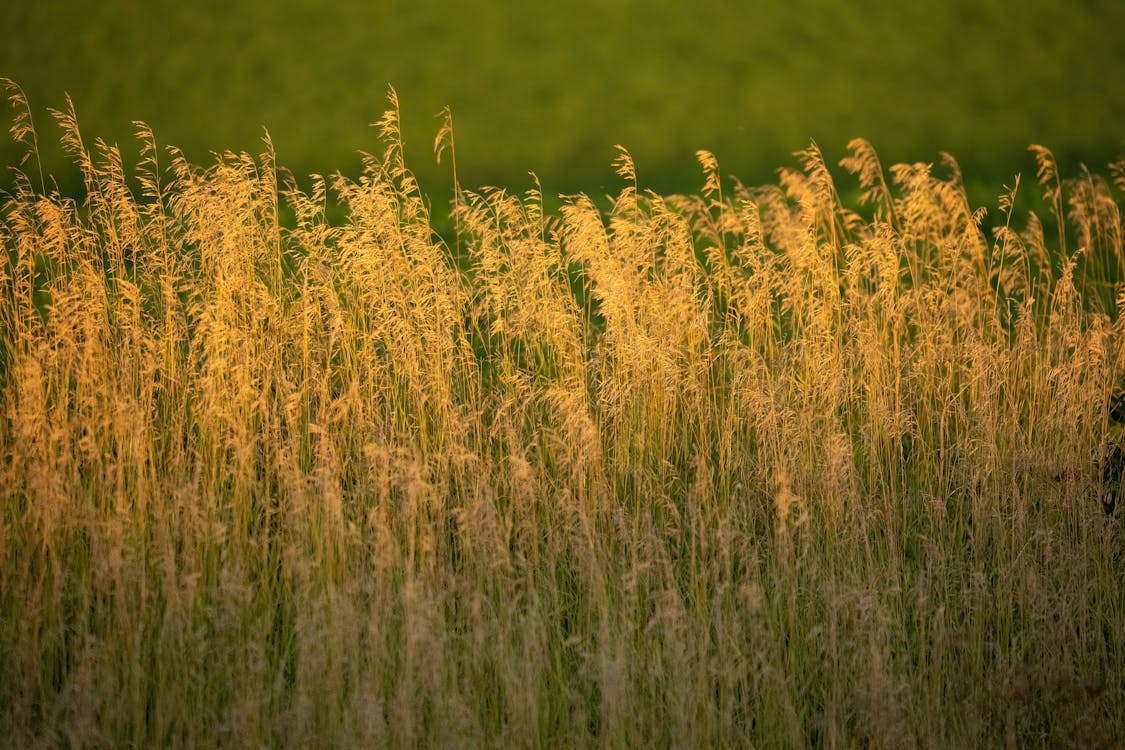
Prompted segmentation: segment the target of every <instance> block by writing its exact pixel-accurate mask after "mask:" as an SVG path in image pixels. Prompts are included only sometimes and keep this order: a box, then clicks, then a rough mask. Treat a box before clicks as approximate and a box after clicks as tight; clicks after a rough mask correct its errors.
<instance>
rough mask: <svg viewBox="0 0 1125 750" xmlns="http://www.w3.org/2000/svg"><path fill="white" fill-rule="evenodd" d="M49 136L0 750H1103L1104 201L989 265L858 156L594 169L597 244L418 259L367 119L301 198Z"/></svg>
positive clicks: (285, 184)
mask: <svg viewBox="0 0 1125 750" xmlns="http://www.w3.org/2000/svg"><path fill="white" fill-rule="evenodd" d="M16 93H17V94H18V92H16ZM16 99H17V100H16V102H15V103H16V105H17V112H22V111H23V109H22V106H23V105H22V102H21V101H19V97H18V96H17V97H16ZM59 119H60V121H61V124H62V126H63V131H64V146H65V148H66V150H67V151H68V153H69V154H70V155H71V157H72V158H73V159H74V160H75V163H76V164H77V165H78V166H79V169H80V172H81V174H82V175H83V178H84V182H85V187H86V189H85V194H86V198H85V200H84V202H83V203H80V204H78V203H75V202H74V201H73V200H72V199H70V198H67V197H65V196H63V195H59V194H57V193H54V192H53V191H52V190H51V189H50V187H49V185H50V182H49V180H44V179H41V177H40V173H39V169H38V166H37V158H36V156H35V154H34V153H33V148H32V147H33V145H34V135H33V133H32V132H31V131H29V130H27V129H26V128H24V127H21V126H22V125H24V124H26V122H27V121H26V118H22V117H17V121H16V124H17V128H16V133H15V134H16V136H17V140H18V142H19V143H20V144H21V148H23V149H26V150H28V151H29V154H30V156H29V159H28V160H27V161H26V162H24V164H23V174H24V175H26V176H25V177H19V178H17V179H16V181H15V188H14V189H13V191H12V193H11V194H10V195H7V196H5V197H4V199H3V205H2V208H0V245H2V246H3V247H4V254H3V255H2V256H0V455H2V462H0V738H3V739H2V740H0V742H2V743H10V744H11V745H12V746H16V747H28V748H34V747H57V746H60V745H70V746H73V747H130V746H131V747H153V746H184V747H195V746H201V747H263V746H267V747H272V746H277V747H288V746H294V747H307V746H326V747H382V746H393V747H403V746H415V745H417V746H438V747H445V746H502V747H557V746H587V745H593V746H609V747H638V746H641V747H643V746H648V745H652V746H656V747H706V746H769V747H774V746H781V747H804V746H810V745H811V746H825V747H842V746H853V745H869V746H875V747H910V746H920V747H1005V746H1007V747H1021V746H1055V747H1060V746H1061V747H1066V746H1073V747H1083V748H1089V747H1112V746H1120V744H1121V743H1122V742H1125V734H1123V733H1122V729H1121V728H1122V727H1125V691H1122V689H1121V687H1122V685H1123V684H1125V659H1123V650H1125V587H1123V585H1122V576H1123V571H1125V532H1123V530H1122V526H1121V523H1120V520H1119V519H1118V518H1116V517H1114V516H1107V515H1106V514H1105V513H1103V507H1102V503H1101V502H1100V501H1102V500H1103V499H1105V493H1106V491H1107V490H1106V487H1105V486H1104V482H1103V464H1105V462H1106V459H1107V457H1109V456H1111V455H1112V453H1113V450H1114V448H1115V445H1117V443H1116V442H1115V441H1119V440H1120V427H1119V426H1116V425H1115V424H1114V422H1113V421H1112V420H1111V418H1110V411H1111V410H1110V404H1111V403H1113V399H1114V398H1115V396H1116V394H1118V392H1119V389H1120V387H1121V385H1122V382H1123V377H1125V316H1122V314H1121V313H1122V312H1123V311H1125V289H1123V286H1122V280H1123V278H1125V276H1123V273H1125V257H1123V248H1122V233H1121V229H1122V227H1121V210H1120V209H1121V204H1122V191H1123V189H1125V162H1120V161H1119V162H1117V163H1115V164H1114V165H1111V166H1110V168H1109V171H1108V172H1107V173H1106V174H1107V176H1106V177H1102V176H1099V175H1098V174H1084V175H1082V176H1081V177H1080V178H1078V179H1075V180H1070V181H1060V180H1059V179H1058V174H1057V169H1056V167H1055V164H1054V160H1053V157H1052V156H1051V154H1050V152H1048V151H1046V150H1044V149H1038V150H1036V151H1035V152H1034V158H1035V159H1036V160H1037V163H1038V165H1039V174H1038V180H1025V181H1023V182H1019V181H1017V180H1014V179H1013V180H1010V181H1009V186H1010V187H1004V186H1002V185H998V186H997V189H996V193H997V196H998V197H997V199H996V201H995V202H994V204H993V205H992V206H991V207H990V208H989V211H990V212H991V213H990V216H989V217H988V219H987V220H986V217H985V216H984V213H983V209H981V208H979V207H977V206H974V205H971V204H970V203H969V201H968V199H967V198H966V196H965V193H964V190H963V186H962V184H961V179H960V173H959V170H958V167H957V165H956V163H954V162H953V161H952V160H947V161H946V162H945V163H942V164H938V165H935V166H932V167H931V166H929V165H924V164H899V165H894V166H888V167H887V168H884V166H883V165H881V164H880V163H879V160H878V158H877V156H876V154H875V152H874V150H873V149H871V148H870V146H868V145H867V143H866V142H864V141H855V142H853V143H852V144H851V146H850V147H849V149H848V150H847V151H846V152H845V153H840V154H836V155H833V156H832V157H831V162H832V163H833V165H834V164H835V162H836V161H837V160H839V157H840V156H846V158H845V159H844V160H843V165H842V166H843V167H844V168H845V171H846V173H850V174H849V176H848V177H847V184H846V185H843V184H841V185H840V186H837V184H836V182H835V181H834V180H833V179H832V177H831V175H830V174H829V171H828V163H827V162H826V158H825V156H824V155H822V153H821V152H820V151H819V150H818V149H816V148H815V147H810V148H809V149H808V150H806V151H805V152H803V153H802V154H801V155H800V160H801V165H802V166H801V168H800V169H795V170H784V171H782V172H781V174H780V179H779V180H778V182H777V184H773V185H766V186H763V187H746V186H743V185H742V184H741V183H739V182H738V181H737V180H734V179H733V178H731V177H728V176H726V175H725V174H723V173H721V171H720V165H719V164H718V162H717V161H716V160H715V158H714V157H713V156H712V155H711V154H710V153H708V152H700V153H699V154H698V155H697V156H698V160H699V164H700V166H701V172H700V175H699V179H698V182H699V184H700V186H701V188H700V189H699V190H698V191H696V192H694V193H690V194H685V195H662V194H657V193H655V192H651V191H648V190H646V185H645V184H644V182H643V181H642V182H638V181H637V179H636V170H635V168H634V165H633V160H632V157H631V156H630V155H629V153H628V152H626V151H624V150H622V151H621V152H620V154H619V156H618V158H617V160H616V161H615V162H614V164H613V169H610V168H609V167H608V166H607V168H606V172H607V173H608V174H611V175H612V174H613V171H614V170H616V173H617V175H616V177H615V178H614V179H615V180H616V185H617V187H616V188H615V189H614V193H615V196H614V198H613V201H612V205H611V206H610V207H609V208H608V209H600V208H598V205H597V204H595V202H594V201H592V200H591V199H590V198H588V197H586V196H585V195H581V194H577V195H573V196H569V197H567V198H565V199H564V200H563V202H562V205H561V206H560V207H559V208H558V209H557V210H544V207H543V198H542V196H541V195H540V194H539V192H538V191H537V190H534V189H533V190H530V191H527V192H522V193H512V192H506V191H504V190H501V189H484V190H480V191H475V192H474V191H471V190H467V189H461V186H460V185H458V186H457V189H456V190H455V191H454V199H453V201H452V203H451V205H450V206H449V207H448V209H447V208H446V207H443V206H435V207H434V208H433V209H432V210H433V212H434V214H435V215H434V216H431V208H430V206H429V204H428V202H427V201H426V200H425V198H424V195H423V193H422V192H420V190H419V189H418V187H417V184H416V182H415V178H414V176H413V173H412V172H411V171H410V169H409V168H408V166H407V163H406V162H404V160H403V143H402V133H401V128H400V124H399V120H398V108H397V102H395V101H394V100H393V97H392V107H391V109H390V110H389V111H388V112H387V113H386V115H385V116H384V117H383V119H382V120H381V122H380V134H381V138H382V143H383V145H384V149H381V150H380V151H379V153H378V155H377V156H373V157H369V158H367V159H366V160H365V169H364V172H363V174H362V176H360V177H358V178H356V179H352V178H348V177H345V176H336V177H333V178H331V179H327V180H319V179H318V180H315V181H314V182H313V183H312V185H311V187H309V188H307V189H300V188H298V187H295V186H294V185H293V183H292V181H291V179H290V178H289V177H288V176H287V173H286V172H285V171H284V170H282V169H280V168H279V167H278V165H277V164H276V163H275V157H274V154H273V153H272V151H271V150H270V149H269V148H268V147H267V148H266V149H265V153H263V154H261V155H260V156H250V155H247V154H228V155H226V156H223V157H222V158H221V159H218V160H217V161H212V162H211V163H210V164H209V165H206V166H196V165H194V164H193V163H191V162H190V161H189V160H187V159H186V158H184V157H183V156H182V155H180V154H179V153H177V152H174V151H173V152H167V151H163V150H161V149H159V148H157V147H156V146H155V143H154V141H153V139H152V136H151V133H150V132H148V131H147V130H145V129H143V128H142V129H141V132H140V134H139V138H140V143H141V144H142V146H141V149H140V151H139V153H138V154H133V155H132V156H131V159H132V160H134V161H135V162H136V163H137V167H136V170H135V171H134V170H132V169H129V170H126V169H125V168H124V167H123V166H122V155H121V154H120V153H119V152H118V151H117V150H116V149H113V148H109V147H106V146H105V145H104V144H101V143H86V142H84V141H83V140H82V136H81V134H80V132H79V129H78V126H77V123H76V122H75V121H74V118H73V117H72V116H71V114H70V113H67V112H63V113H62V114H61V116H60V118H59ZM458 137H460V134H459V133H458ZM427 145H428V144H427V143H421V144H418V149H419V151H422V150H423V148H424V147H425V146H427ZM438 145H439V147H440V150H441V151H442V152H443V153H442V157H443V159H442V163H443V165H444V167H445V168H452V166H453V164H452V160H453V158H454V155H455V154H454V148H453V147H454V145H455V142H454V140H453V133H452V132H451V131H449V130H448V129H447V128H443V129H442V131H441V132H440V133H439V138H438ZM458 145H459V144H458ZM833 168H835V167H833ZM127 173H128V174H127ZM130 180H135V182H136V184H137V185H139V186H140V187H139V189H137V190H136V191H134V190H133V189H132V188H131V187H130V184H131V183H130ZM1025 191H1030V192H1032V193H1036V194H1039V195H1040V196H1041V200H1042V201H1043V203H1044V205H1046V206H1047V207H1048V214H1047V215H1044V216H1036V215H1034V214H1029V213H1026V212H1021V211H1015V210H1013V208H1012V207H1013V205H1015V202H1016V201H1017V200H1018V196H1019V195H1020V194H1021V193H1022V192H1025ZM856 192H862V193H863V194H864V199H863V201H862V202H860V203H858V204H856V205H848V203H847V202H844V201H841V199H840V198H839V196H840V195H841V194H842V193H843V194H854V193H856ZM336 204H340V205H342V206H343V215H344V219H343V220H342V221H340V222H329V221H327V220H326V214H327V212H329V211H330V210H331V207H333V206H335V205H336ZM437 214H442V215H444V214H449V218H448V219H444V218H442V219H441V220H445V221H449V222H451V225H452V226H453V227H454V228H455V231H453V232H451V233H450V235H449V236H448V237H447V238H443V237H442V236H439V235H437V234H436V233H435V232H434V231H433V228H432V227H433V224H434V222H435V221H438V220H439V218H440V217H438V216H437ZM997 217H999V218H998V219H997ZM983 226H995V227H996V229H995V230H994V231H993V230H988V231H986V230H985V229H983V228H982V227H983Z"/></svg>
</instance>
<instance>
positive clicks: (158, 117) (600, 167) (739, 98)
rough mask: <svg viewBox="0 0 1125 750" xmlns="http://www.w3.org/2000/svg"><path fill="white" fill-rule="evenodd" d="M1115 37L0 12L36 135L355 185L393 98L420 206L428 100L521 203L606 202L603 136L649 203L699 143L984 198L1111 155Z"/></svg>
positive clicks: (948, 7) (129, 11)
mask: <svg viewBox="0 0 1125 750" xmlns="http://www.w3.org/2000/svg"><path fill="white" fill-rule="evenodd" d="M1121 28H1125V6H1123V5H1122V4H1121V3H1119V2H1112V1H1110V2H1082V3H1057V2H1044V1H1043V0H1034V1H1033V2H1018V3H1017V2H1008V1H1000V2H997V1H996V0H992V1H990V2H968V1H967V0H954V1H953V2H948V3H941V4H937V5H930V6H925V7H923V6H917V7H916V8H912V7H907V6H904V5H903V4H902V3H898V2H891V1H890V0H876V2H873V3H865V4H864V8H863V9H862V10H860V9H859V8H856V7H853V6H851V5H847V4H841V3H835V2H823V1H822V0H790V1H788V2H785V3H745V4H732V3H727V2H717V1H716V0H702V2H698V3H691V4H688V3H682V2H666V1H661V2H645V3H641V2H636V1H624V2H611V3H599V2H589V1H588V0H587V1H583V2H573V3H548V4H537V3H535V4H506V3H472V4H460V3H457V4H450V3H444V2H436V1H435V0H418V1H417V2H410V3H362V2H337V3H332V4H328V5H324V6H320V7H317V8H315V9H312V8H310V7H309V6H307V5H306V4H303V3H293V2H289V1H285V2H271V3H264V2H248V3H239V4H236V5H233V6H232V5H228V4H226V3H218V2H214V1H213V0H207V1H205V2H200V3H189V4H182V5H177V6H172V7H167V8H164V7H159V6H158V5H156V4H140V5H138V4H136V3H132V2H124V0H107V1H106V2H99V3H92V2H91V3H79V4H77V5H76V4H74V3H65V4H60V3H33V2H7V3H3V4H2V6H0V29H4V30H5V32H4V39H3V44H0V75H3V76H7V77H9V78H13V79H15V80H17V81H19V82H20V83H21V84H22V85H23V86H24V88H25V89H26V90H27V92H28V94H29V96H30V98H31V100H32V104H33V105H35V106H36V107H37V108H38V109H37V111H36V114H37V117H38V119H39V120H40V122H41V124H43V123H44V121H45V120H46V114H45V108H46V107H48V106H52V107H56V108H59V107H61V105H62V103H63V92H64V91H67V92H69V93H70V94H71V95H72V96H73V98H74V101H75V105H76V107H77V110H78V114H79V118H80V120H81V122H82V123H83V130H84V131H85V132H86V133H87V135H88V137H90V138H91V139H92V138H93V137H95V136H103V137H105V138H106V139H107V140H110V141H117V142H119V143H120V144H121V146H122V147H123V149H124V151H125V152H126V153H127V154H128V153H132V152H133V151H134V150H135V148H134V147H132V146H131V145H129V141H130V140H131V139H132V128H131V125H130V123H131V121H132V120H134V119H139V120H144V121H146V122H148V123H149V124H150V125H152V126H153V128H154V130H155V131H156V133H157V134H158V135H159V137H160V138H161V141H162V142H163V143H166V144H174V145H177V146H179V147H181V148H183V149H184V150H185V152H186V153H187V155H188V156H189V157H190V158H192V159H193V160H195V161H199V162H204V161H206V160H207V156H208V153H209V152H210V151H211V150H223V149H227V148H231V149H235V150H243V149H245V150H250V151H252V152H257V150H259V138H260V136H261V129H262V127H263V126H266V127H268V128H269V130H270V132H271V133H272V135H273V139H274V142H275V144H276V146H277V149H278V153H279V155H280V159H281V161H282V162H283V163H284V164H285V165H287V166H288V167H290V168H291V169H293V170H294V172H296V173H297V174H298V175H302V176H303V175H305V174H307V173H310V172H316V173H330V172H334V171H336V170H343V171H345V173H349V174H352V175H355V174H358V171H359V159H358V157H357V156H356V151H357V150H359V149H363V150H372V149H374V148H376V144H375V138H374V134H373V133H372V131H371V130H370V129H369V128H368V127H367V124H368V123H370V122H372V121H373V120H374V119H375V118H376V116H377V115H378V113H379V112H380V111H381V108H382V98H383V93H384V91H385V90H386V85H387V84H388V83H390V84H393V85H394V86H395V87H396V88H397V89H398V91H399V94H400V96H401V98H402V106H403V123H404V132H405V134H406V139H407V142H408V143H409V144H410V148H411V153H410V154H408V162H410V163H411V166H412V167H413V168H414V169H415V171H416V172H417V173H418V174H419V179H421V180H422V182H423V184H424V185H425V186H426V188H427V192H430V193H432V194H438V193H441V192H443V191H448V188H449V185H450V177H449V174H448V172H447V171H446V170H445V169H440V168H437V167H436V166H435V165H434V164H433V163H432V158H431V156H430V153H429V151H430V149H429V144H430V142H431V141H432V139H433V135H434V133H435V131H436V128H437V123H436V121H435V119H434V115H435V114H436V113H437V112H438V111H439V110H440V109H441V108H442V107H443V106H446V105H449V106H450V107H452V109H453V112H454V114H455V116H456V127H457V131H458V142H459V153H458V158H459V162H460V169H461V175H460V176H461V179H462V182H463V183H464V184H467V185H483V184H495V185H504V186H509V187H512V188H516V187H521V188H522V187H526V186H527V185H528V184H529V181H528V179H527V175H526V173H527V172H528V171H535V172H536V173H537V174H538V175H539V177H540V179H541V180H542V182H543V185H544V188H545V191H546V192H547V193H548V194H551V195H553V194H557V193H562V192H573V191H576V190H586V191H589V192H592V193H598V192H599V191H603V192H604V189H605V188H604V186H609V185H612V173H611V172H609V171H608V170H607V169H606V165H607V164H608V163H609V161H610V159H611V158H612V157H613V154H614V152H613V146H614V145H615V144H618V143H621V144H624V145H625V146H627V147H628V148H629V149H630V150H631V152H632V153H633V155H634V157H635V159H636V162H637V165H638V169H640V171H641V175H642V178H643V179H644V181H645V182H646V184H647V185H649V186H650V187H653V188H655V189H658V190H661V191H686V190H692V189H695V188H697V184H696V182H697V181H696V171H695V162H694V159H693V156H692V155H693V154H694V152H695V150H696V149H700V148H705V149H708V150H710V151H712V152H714V153H715V154H716V155H717V156H718V157H719V159H720V160H721V161H722V162H723V164H724V165H725V167H726V169H728V170H729V171H731V172H733V173H736V174H738V175H739V176H740V177H742V179H743V180H744V181H746V182H747V183H757V182H764V181H768V180H771V179H772V178H773V172H774V170H775V169H776V167H777V166H779V165H782V164H790V163H792V162H791V159H790V158H789V155H790V154H791V153H792V152H794V151H797V150H799V149H802V148H804V147H805V146H806V145H807V144H808V142H809V140H810V139H815V140H816V141H817V142H818V143H819V144H820V146H821V148H822V149H823V150H824V152H825V154H826V155H828V157H829V160H830V161H833V162H834V161H835V160H836V159H838V158H840V157H841V156H843V154H844V147H845V145H846V143H847V142H848V140H850V139H851V138H853V137H856V136H863V137H865V138H867V139H868V140H870V141H871V142H872V143H873V144H874V145H875V146H876V147H877V148H878V149H879V151H880V153H881V154H882V155H883V159H884V161H885V162H886V163H888V164H891V163H894V162H897V161H910V162H913V161H928V162H936V161H937V160H938V158H939V153H940V152H941V151H947V152H949V153H953V154H956V155H957V156H958V158H959V160H960V161H961V164H962V166H963V167H964V169H965V173H966V180H967V182H969V183H970V185H975V184H986V185H988V186H989V187H991V186H994V185H1000V184H1003V183H1006V182H1008V181H1009V180H1010V178H1011V176H1012V174H1013V173H1014V172H1016V171H1022V172H1024V173H1025V174H1026V173H1029V172H1030V171H1031V170H1032V169H1033V168H1034V165H1033V163H1032V161H1031V160H1030V158H1029V157H1028V156H1027V154H1026V152H1025V151H1024V149H1025V148H1026V146H1027V145H1028V144H1030V143H1042V144H1044V145H1046V146H1048V147H1050V148H1052V149H1053V150H1054V152H1055V154H1056V155H1057V157H1058V159H1059V162H1060V165H1061V167H1062V169H1063V171H1064V172H1065V173H1067V174H1073V173H1076V171H1077V168H1078V162H1080V161H1084V162H1086V163H1087V164H1088V165H1089V166H1090V167H1091V168H1098V167H1101V166H1104V165H1105V164H1106V163H1108V161H1109V160H1110V159H1111V158H1113V157H1115V156H1117V155H1118V154H1119V153H1121V151H1122V149H1123V145H1125V144H1123V140H1122V139H1123V138H1125V132H1123V128H1122V124H1121V123H1122V122H1123V121H1125V97H1122V96H1120V81H1122V80H1123V79H1125V47H1123V46H1122V45H1121V44H1120V43H1119V36H1120V34H1119V30H1120V29H1121ZM43 130H44V140H45V141H48V142H49V143H50V144H52V148H51V149H50V154H49V156H50V158H49V159H48V161H49V166H50V171H51V172H53V173H55V174H56V175H57V176H58V177H59V179H61V180H63V181H64V182H66V183H67V185H68V186H69V187H72V186H74V185H75V184H76V181H77V176H76V175H77V173H76V172H75V171H74V170H73V169H69V170H68V169H64V168H63V167H62V160H61V157H58V152H57V150H56V149H53V144H54V142H55V138H54V134H55V133H56V132H57V131H55V130H54V129H53V128H48V127H46V126H45V125H44V127H43ZM13 154H14V152H13V151H11V150H7V151H6V152H5V153H4V156H6V157H7V160H8V161H9V162H10V161H11V157H12V155H13ZM986 197H987V198H991V197H994V196H991V195H989V196H984V195H981V196H980V198H981V199H982V200H983V199H984V198H986Z"/></svg>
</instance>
